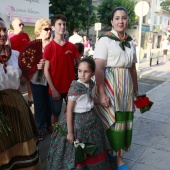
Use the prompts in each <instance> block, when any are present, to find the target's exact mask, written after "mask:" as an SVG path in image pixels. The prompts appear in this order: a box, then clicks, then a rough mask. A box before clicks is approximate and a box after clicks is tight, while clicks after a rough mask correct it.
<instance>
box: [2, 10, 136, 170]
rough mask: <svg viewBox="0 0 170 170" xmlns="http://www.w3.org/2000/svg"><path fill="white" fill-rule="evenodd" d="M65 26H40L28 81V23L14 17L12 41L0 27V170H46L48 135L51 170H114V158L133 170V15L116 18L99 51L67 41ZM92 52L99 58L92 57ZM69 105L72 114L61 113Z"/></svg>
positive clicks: (117, 13)
mask: <svg viewBox="0 0 170 170" xmlns="http://www.w3.org/2000/svg"><path fill="white" fill-rule="evenodd" d="M66 23H67V19H66V17H65V16H64V15H62V14H57V15H55V16H53V17H52V18H51V20H49V19H45V18H41V19H39V20H38V21H37V22H36V23H35V30H34V32H35V36H36V39H37V40H38V39H41V40H42V51H41V55H42V59H41V60H40V61H39V63H38V64H37V71H36V72H35V73H34V74H33V76H32V77H31V79H29V80H28V79H25V78H24V76H22V73H23V72H24V71H25V70H21V69H20V67H19V66H18V57H19V52H21V50H22V49H23V47H24V46H25V45H26V44H28V43H29V41H30V39H29V37H28V35H27V34H26V33H24V32H23V27H24V24H23V23H22V20H21V19H19V18H15V19H14V20H13V21H12V26H13V28H14V30H13V31H12V32H11V33H10V34H9V35H8V34H7V28H6V26H5V22H4V21H3V20H2V19H1V20H0V138H1V140H0V169H2V170H6V169H27V170H29V169H30V170H34V169H35V170H39V169H41V166H40V158H39V154H38V149H37V148H38V147H37V145H38V143H39V142H40V141H42V140H43V139H44V133H45V131H46V130H48V131H49V132H50V133H52V136H51V144H50V148H49V152H48V156H47V169H48V170H53V169H54V170H57V169H58V170H61V169H65V170H66V169H70V170H71V169H89V170H90V169H99V170H100V169H101V170H103V169H105V170H109V169H110V165H109V160H110V159H113V160H115V164H114V166H115V169H116V170H128V167H127V166H126V165H125V163H124V161H123V152H124V151H129V149H130V146H131V140H132V127H133V114H134V111H135V110H134V108H135V107H134V97H135V96H137V95H138V83H137V72H136V67H135V63H136V62H137V57H136V50H135V45H134V42H133V40H132V38H131V37H130V36H129V35H127V34H126V28H127V24H128V12H127V10H126V9H125V8H123V7H117V8H115V9H114V10H113V11H112V14H111V25H112V29H111V31H109V32H107V33H106V34H105V35H103V36H102V37H101V38H100V39H99V41H98V42H97V44H96V46H95V49H94V47H92V45H91V43H90V40H89V39H88V38H87V36H84V37H81V36H79V35H78V30H77V29H75V30H74V35H73V36H72V37H70V38H69V41H66V40H65V37H64V33H65V31H66ZM52 30H53V31H54V33H55V35H54V36H53V38H51V36H52V33H51V31H52ZM91 48H93V50H94V55H93V58H91V57H88V51H90V49H91ZM39 72H42V75H41V79H40V80H38V76H39ZM94 77H95V78H94ZM94 79H95V82H94ZM22 83H27V84H28V86H27V87H28V92H29V89H31V90H30V95H29V101H28V102H26V101H25V100H24V98H23V96H22V93H21V90H20V87H21V84H22ZM29 85H30V87H29ZM63 101H65V103H66V109H65V110H64V114H61V110H62V104H63ZM32 102H33V103H34V116H33V114H32V112H31V110H30V105H31V104H32ZM101 124H102V125H103V126H101Z"/></svg>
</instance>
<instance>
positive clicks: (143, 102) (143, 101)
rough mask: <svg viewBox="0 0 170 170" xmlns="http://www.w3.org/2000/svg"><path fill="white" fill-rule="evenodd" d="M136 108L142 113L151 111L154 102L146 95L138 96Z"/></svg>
mask: <svg viewBox="0 0 170 170" xmlns="http://www.w3.org/2000/svg"><path fill="white" fill-rule="evenodd" d="M134 104H135V106H136V108H138V109H140V112H141V113H144V112H146V111H149V110H150V109H151V107H152V105H153V102H152V101H150V100H149V98H148V97H147V96H146V94H142V95H139V96H137V99H136V100H135V101H134Z"/></svg>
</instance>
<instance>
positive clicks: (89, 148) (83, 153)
mask: <svg viewBox="0 0 170 170" xmlns="http://www.w3.org/2000/svg"><path fill="white" fill-rule="evenodd" d="M55 129H56V130H57V131H58V132H59V133H60V134H61V135H62V136H65V137H66V136H67V132H66V131H65V130H64V129H63V128H62V127H61V125H60V124H58V123H56V125H55ZM74 147H75V159H76V163H77V164H81V163H83V162H84V161H85V160H86V158H87V155H90V156H93V155H94V152H95V151H96V149H97V147H96V146H95V145H94V144H92V143H80V142H79V140H75V141H74Z"/></svg>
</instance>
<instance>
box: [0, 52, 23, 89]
mask: <svg viewBox="0 0 170 170" xmlns="http://www.w3.org/2000/svg"><path fill="white" fill-rule="evenodd" d="M18 56H19V52H18V51H15V50H12V54H11V57H10V59H9V60H8V61H7V62H6V64H7V67H6V70H7V73H5V71H4V69H3V64H1V63H0V90H5V89H18V88H19V85H20V77H21V70H20V68H19V66H18Z"/></svg>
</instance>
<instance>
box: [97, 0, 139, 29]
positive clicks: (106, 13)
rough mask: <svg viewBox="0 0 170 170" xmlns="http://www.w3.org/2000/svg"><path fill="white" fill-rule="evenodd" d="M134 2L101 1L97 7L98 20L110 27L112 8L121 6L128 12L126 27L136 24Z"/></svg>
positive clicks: (127, 0)
mask: <svg viewBox="0 0 170 170" xmlns="http://www.w3.org/2000/svg"><path fill="white" fill-rule="evenodd" d="M135 4H136V2H135V1H134V0H102V2H101V5H99V6H98V7H97V12H98V19H99V21H100V22H101V23H103V24H106V25H109V26H111V23H110V22H111V14H112V11H113V9H114V8H116V7H118V6H122V7H124V8H126V10H127V11H128V21H129V22H128V27H131V26H133V25H135V24H136V19H135V17H136V16H135V12H134V8H135Z"/></svg>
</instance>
